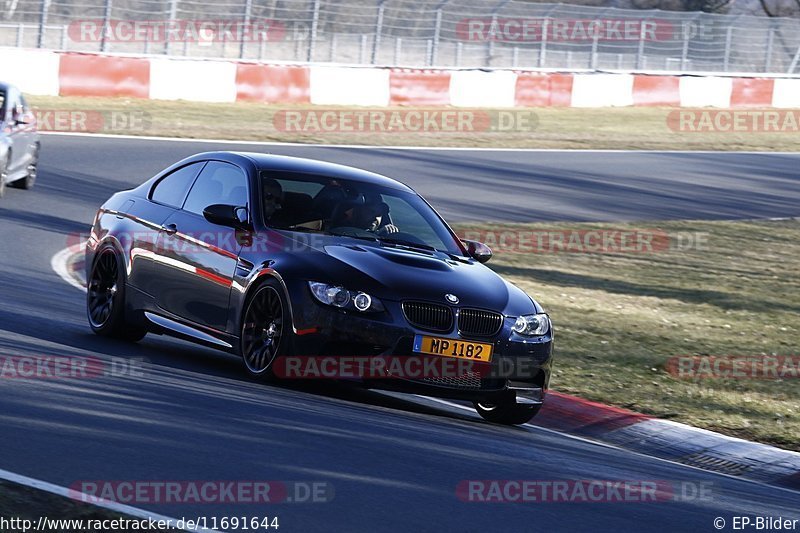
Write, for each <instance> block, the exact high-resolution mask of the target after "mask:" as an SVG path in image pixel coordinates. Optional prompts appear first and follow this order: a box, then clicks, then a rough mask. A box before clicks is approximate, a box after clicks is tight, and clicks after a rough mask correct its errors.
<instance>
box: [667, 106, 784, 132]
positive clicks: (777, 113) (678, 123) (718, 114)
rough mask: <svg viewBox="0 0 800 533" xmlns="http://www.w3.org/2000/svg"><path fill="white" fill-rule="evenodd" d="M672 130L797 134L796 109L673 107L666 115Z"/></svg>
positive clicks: (668, 125)
mask: <svg viewBox="0 0 800 533" xmlns="http://www.w3.org/2000/svg"><path fill="white" fill-rule="evenodd" d="M667 127H669V129H670V130H672V131H673V132H675V133H795V134H796V133H800V111H797V110H790V109H777V110H776V109H767V110H758V109H680V110H678V109H676V110H674V111H670V112H669V113H668V114H667Z"/></svg>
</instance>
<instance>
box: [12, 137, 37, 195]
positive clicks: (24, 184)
mask: <svg viewBox="0 0 800 533" xmlns="http://www.w3.org/2000/svg"><path fill="white" fill-rule="evenodd" d="M38 168H39V145H38V144H37V145H36V148H35V149H34V150H33V157H32V158H31V162H30V163H28V169H27V174H25V177H24V178H20V179H18V180H16V181H13V182H11V183H10V184H9V186H11V187H14V188H15V189H25V190H28V189H32V188H33V184H34V183H36V174H37V171H38Z"/></svg>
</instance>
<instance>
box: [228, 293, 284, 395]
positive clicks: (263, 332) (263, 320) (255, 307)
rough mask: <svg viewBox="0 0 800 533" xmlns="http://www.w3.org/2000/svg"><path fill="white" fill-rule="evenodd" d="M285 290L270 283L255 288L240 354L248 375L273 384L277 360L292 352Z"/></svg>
mask: <svg viewBox="0 0 800 533" xmlns="http://www.w3.org/2000/svg"><path fill="white" fill-rule="evenodd" d="M288 307H289V306H288V305H287V302H286V299H285V298H284V296H283V288H282V287H281V286H280V284H279V283H278V282H277V281H273V280H270V281H267V282H265V283H263V284H262V285H261V286H260V287H258V288H256V289H255V291H254V292H253V293H252V295H251V296H250V297H248V299H247V304H246V305H245V311H244V315H243V317H242V330H241V335H240V353H241V355H242V359H243V360H244V364H245V368H246V369H247V373H248V374H250V375H251V376H253V377H257V378H259V379H263V380H270V379H273V378H274V377H275V374H274V372H273V365H274V363H275V360H276V359H277V358H278V357H280V356H281V355H283V354H286V353H288V352H289V348H288V346H289V343H290V342H291V339H290V333H291V330H292V328H291V322H290V320H289V316H288V312H287V310H288Z"/></svg>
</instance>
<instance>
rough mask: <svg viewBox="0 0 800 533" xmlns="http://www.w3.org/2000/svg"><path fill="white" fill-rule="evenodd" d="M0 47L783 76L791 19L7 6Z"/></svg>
mask: <svg viewBox="0 0 800 533" xmlns="http://www.w3.org/2000/svg"><path fill="white" fill-rule="evenodd" d="M0 46H17V47H39V48H50V49H58V50H77V51H102V52H122V53H140V54H141V53H146V54H168V55H178V56H189V57H220V58H241V59H259V60H265V61H302V62H306V61H308V62H311V61H313V62H335V63H348V64H373V65H391V66H409V67H412V66H413V67H473V68H475V67H477V68H487V67H488V68H508V67H512V68H548V69H564V70H578V69H592V70H612V69H613V70H630V71H681V72H704V73H713V72H719V73H724V72H751V73H770V74H783V75H787V74H788V75H795V74H796V73H797V71H798V63H799V62H800V20H797V19H790V18H768V17H755V16H745V15H741V16H731V15H717V14H708V13H699V12H677V11H658V10H625V9H616V8H597V7H585V6H576V5H565V4H547V3H532V2H525V1H521V0H491V1H489V2H484V1H482V0H420V1H411V0H343V1H341V2H338V1H334V0H220V1H216V2H203V1H202V0H166V1H160V0H77V1H75V2H72V1H68V0H10V1H6V2H5V9H4V11H2V12H0Z"/></svg>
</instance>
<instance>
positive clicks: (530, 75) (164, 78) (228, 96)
mask: <svg viewBox="0 0 800 533" xmlns="http://www.w3.org/2000/svg"><path fill="white" fill-rule="evenodd" d="M0 69H2V72H3V77H4V81H7V82H10V83H14V84H16V85H17V86H18V87H20V89H21V90H22V91H23V92H25V93H28V94H38V95H52V96H56V95H65V96H124V97H134V98H150V99H157V100H190V101H198V102H236V101H254V102H265V103H280V104H297V103H311V104H320V105H356V106H387V105H417V106H447V105H451V106H456V107H547V106H563V107H610V106H675V107H677V106H680V107H722V108H728V107H760V108H765V107H776V108H800V79H787V78H756V77H722V76H675V75H645V74H571V73H536V72H527V71H526V72H522V71H512V70H492V71H488V70H443V69H401V68H391V69H390V68H374V67H348V66H335V65H330V66H328V65H311V66H307V65H306V66H304V65H268V64H261V63H248V62H237V61H227V60H202V59H183V58H167V57H132V56H112V55H100V54H87V53H76V52H54V51H48V50H27V49H19V48H0Z"/></svg>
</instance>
